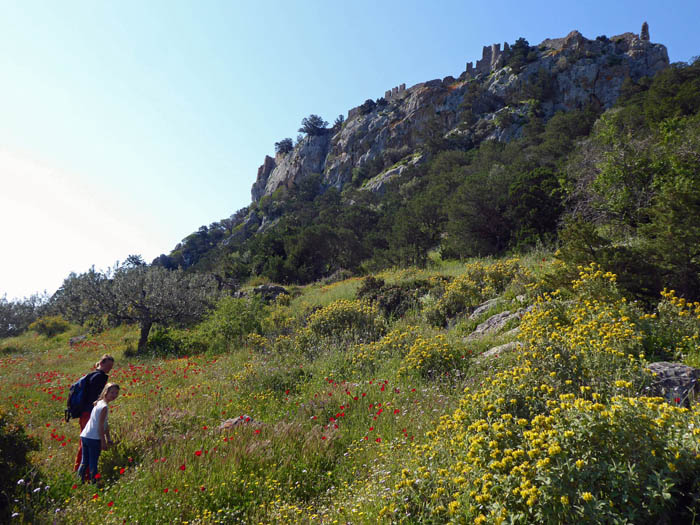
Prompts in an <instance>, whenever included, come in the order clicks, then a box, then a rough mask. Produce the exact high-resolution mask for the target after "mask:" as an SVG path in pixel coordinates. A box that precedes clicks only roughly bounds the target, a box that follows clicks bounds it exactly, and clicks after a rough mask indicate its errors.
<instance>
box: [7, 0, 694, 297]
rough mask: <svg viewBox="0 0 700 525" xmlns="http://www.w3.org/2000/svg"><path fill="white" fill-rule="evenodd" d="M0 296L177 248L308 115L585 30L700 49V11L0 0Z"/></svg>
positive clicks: (229, 206) (550, 5) (578, 5)
mask: <svg viewBox="0 0 700 525" xmlns="http://www.w3.org/2000/svg"><path fill="white" fill-rule="evenodd" d="M0 7H1V9H2V11H1V12H2V16H1V17H0V79H2V80H1V81H0V183H2V184H1V186H0V188H2V189H1V190H0V234H1V235H2V238H3V241H4V242H3V249H2V252H3V256H2V257H0V296H2V295H3V293H7V296H8V298H13V297H21V296H25V295H29V294H30V293H33V292H35V291H41V290H44V289H46V290H47V291H49V293H52V292H53V291H55V289H56V288H57V287H58V286H60V284H61V282H62V280H63V278H64V277H65V276H66V275H68V273H69V272H71V271H75V272H83V271H85V270H87V269H88V268H89V267H90V266H91V265H93V264H94V265H95V266H96V267H97V268H102V269H104V268H106V267H107V266H110V265H112V264H113V263H114V262H115V261H116V260H117V259H119V260H123V259H124V258H126V256H127V255H129V254H132V253H137V254H141V255H142V256H143V257H144V258H145V259H146V260H147V261H150V260H152V259H153V258H154V257H156V256H157V255H159V254H160V253H168V252H169V251H170V250H171V249H172V248H173V247H174V246H175V244H176V243H177V242H178V241H180V240H181V239H182V238H184V237H185V236H186V235H188V234H189V233H191V232H193V231H195V230H197V229H198V228H199V226H201V225H203V224H210V223H211V222H213V221H216V220H219V219H222V218H224V217H228V216H229V215H231V214H232V213H233V212H235V211H236V210H237V209H239V208H242V207H243V206H246V205H247V204H249V203H250V187H251V185H252V183H253V182H254V180H255V176H256V170H257V167H258V166H259V165H260V164H261V163H262V161H263V158H264V156H265V155H266V154H272V153H273V149H274V143H275V142H276V141H278V140H280V139H281V138H284V137H295V136H296V134H297V128H298V127H299V125H300V122H301V119H302V118H303V117H305V116H308V115H309V114H310V113H316V114H320V115H321V116H323V117H324V118H325V119H326V120H328V121H330V122H332V121H333V120H334V119H335V117H336V116H337V115H338V114H340V113H343V114H347V110H348V109H349V108H351V107H353V106H356V105H359V104H361V103H362V102H363V101H364V100H365V99H367V98H375V99H376V98H378V97H380V96H382V95H383V94H384V91H385V90H386V89H389V88H391V87H393V86H396V85H398V84H400V83H406V85H407V86H411V85H413V84H415V83H418V82H422V81H425V80H430V79H433V78H442V77H445V76H447V75H453V76H458V75H459V74H460V73H461V72H462V71H463V70H464V68H465V63H466V62H467V61H470V60H476V59H477V58H480V56H481V49H482V46H483V45H487V44H491V43H492V42H504V41H508V42H511V43H512V42H514V41H515V40H516V39H517V38H518V37H520V36H523V37H525V38H526V39H527V40H528V41H529V42H530V43H531V44H536V43H539V42H540V41H542V40H543V39H545V38H548V37H560V36H564V35H566V34H567V33H568V32H569V31H571V30H573V29H578V30H579V31H581V33H583V35H584V36H586V37H588V38H595V37H596V36H598V35H603V34H605V35H607V36H612V35H615V34H619V33H623V32H627V31H632V32H639V29H640V27H641V24H642V22H644V21H645V20H646V21H648V22H649V25H650V33H651V40H652V41H654V42H660V43H663V44H665V45H666V46H667V48H668V51H669V56H670V59H671V61H687V60H689V59H690V58H691V57H693V56H695V55H699V54H700V31H698V30H697V20H700V2H697V0H696V1H693V2H691V1H676V2H673V3H668V4H665V5H664V4H663V3H661V2H658V1H656V2H651V1H635V2H628V1H624V2H609V1H608V2H599V1H595V2H585V1H579V2H536V1H529V2H510V1H501V2H466V1H463V2H457V1H434V2H427V1H426V2H418V1H402V2H398V1H388V2H370V1H354V2H328V1H325V2H322V1H297V2H271V1H267V2H266V1H258V2H254V3H252V2H245V3H244V2H236V1H229V2H223V1H219V2H212V1H197V2H195V1H189V2H184V1H177V0H174V1H167V2H166V1H162V2H161V1H155V0H152V1H148V2H143V1H138V2H131V1H119V2H116V1H114V2H100V1H85V2H73V1H65V2H58V1H53V2H32V1H22V2H19V1H0Z"/></svg>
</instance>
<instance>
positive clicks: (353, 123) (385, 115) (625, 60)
mask: <svg viewBox="0 0 700 525" xmlns="http://www.w3.org/2000/svg"><path fill="white" fill-rule="evenodd" d="M510 53H511V50H510V49H509V48H508V46H507V45H505V46H504V47H503V50H501V48H500V45H498V44H494V45H492V46H486V47H484V50H483V52H482V59H481V60H479V61H477V65H476V67H474V66H473V65H469V64H468V65H467V70H466V71H464V72H463V73H462V74H461V75H460V76H459V77H458V78H454V77H452V76H448V77H445V78H444V79H442V80H440V79H436V80H431V81H429V82H423V83H420V84H416V85H415V86H412V87H409V88H406V87H405V85H401V86H398V87H396V88H393V89H391V90H389V91H387V93H385V98H384V99H382V103H381V104H380V103H377V104H376V105H374V107H371V108H366V107H365V106H359V107H357V108H353V109H351V110H350V111H349V112H348V118H347V120H346V121H345V122H344V123H343V125H342V127H341V128H340V130H339V131H337V132H336V133H335V134H334V135H333V136H331V135H330V133H328V134H324V135H316V136H308V137H306V138H304V139H303V140H301V141H300V143H299V144H297V145H296V146H295V148H294V150H293V151H292V152H290V153H287V154H284V155H278V156H277V157H276V158H275V159H272V158H271V157H266V158H265V161H264V163H263V165H262V166H261V167H260V169H259V170H258V178H257V180H256V182H255V184H254V185H253V190H252V196H253V200H254V201H258V200H259V199H260V198H262V197H263V196H264V195H270V194H272V193H273V192H274V191H275V190H277V188H279V187H282V186H286V187H290V186H291V185H293V184H294V183H295V182H297V181H299V180H301V179H302V178H304V177H306V176H308V175H309V174H311V173H318V174H321V175H322V181H323V184H324V186H325V187H331V186H333V187H336V188H338V189H342V188H343V187H344V186H345V185H346V184H348V183H349V182H350V181H352V174H353V170H354V169H356V168H361V167H362V166H365V165H368V163H370V161H375V160H377V159H384V158H385V157H383V156H384V155H386V153H387V152H388V151H391V150H406V151H409V152H414V151H416V150H417V149H418V148H420V146H421V145H423V144H424V143H425V142H426V141H427V140H428V139H430V138H435V137H436V136H438V137H439V136H443V137H452V138H458V139H459V140H461V141H463V143H464V144H474V145H475V144H478V143H479V142H481V141H483V140H498V141H509V140H512V139H514V138H518V137H519V136H520V135H521V132H522V128H523V125H524V124H525V123H526V122H527V121H528V118H529V114H530V113H531V109H532V108H531V107H530V104H531V102H529V101H531V100H532V99H537V100H538V101H539V107H538V111H539V112H540V114H542V115H543V117H544V119H545V120H546V119H548V118H550V117H551V116H552V115H554V114H555V113H556V112H557V111H559V110H565V111H566V110H572V109H577V108H584V107H586V106H588V105H590V104H593V105H595V106H598V107H599V108H601V109H607V108H610V107H611V106H612V105H613V104H614V103H615V101H616V100H617V98H618V96H619V94H620V89H621V87H622V84H623V82H624V81H625V80H626V79H627V78H631V79H632V80H638V79H639V78H641V77H644V76H653V75H654V74H656V73H657V72H658V71H660V70H662V69H663V68H665V67H667V66H668V63H669V61H668V54H667V51H666V48H665V47H664V46H663V45H661V44H654V43H651V42H650V41H649V37H648V27H647V28H646V29H645V33H644V34H643V35H641V36H640V35H636V34H634V33H624V34H622V35H618V36H615V37H611V38H606V37H598V38H597V39H595V40H589V39H587V38H585V37H584V36H583V35H581V33H579V32H578V31H572V32H571V33H569V34H568V35H567V36H565V37H563V38H556V39H547V40H545V41H543V42H542V43H541V44H540V45H539V46H535V47H532V48H531V49H530V51H529V53H528V58H527V60H528V61H527V63H525V64H520V65H519V66H518V67H517V68H516V69H517V70H515V69H514V68H513V67H511V66H510V65H509V64H508V61H509V57H510V56H511V55H510ZM375 165H376V163H375ZM404 169H405V167H403V168H402V166H396V167H395V168H392V169H388V170H387V171H386V172H383V173H381V174H379V176H377V177H376V178H375V179H373V180H372V181H370V182H371V183H369V184H366V185H365V186H364V188H365V189H367V190H369V191H373V192H377V193H381V192H383V191H385V188H386V183H387V182H388V181H390V180H392V179H393V178H395V177H396V176H397V175H399V174H400V173H401V172H402V171H403V170H404Z"/></svg>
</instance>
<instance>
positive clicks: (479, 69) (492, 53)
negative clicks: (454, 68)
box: [467, 42, 510, 76]
mask: <svg viewBox="0 0 700 525" xmlns="http://www.w3.org/2000/svg"><path fill="white" fill-rule="evenodd" d="M508 51H510V46H509V45H508V42H504V43H503V51H501V44H491V45H490V46H484V49H483V51H482V52H481V60H477V61H476V67H474V62H467V75H469V76H474V75H477V74H479V73H485V74H488V73H490V72H491V71H493V70H494V69H498V68H500V67H503V63H504V55H505V54H506V53H508Z"/></svg>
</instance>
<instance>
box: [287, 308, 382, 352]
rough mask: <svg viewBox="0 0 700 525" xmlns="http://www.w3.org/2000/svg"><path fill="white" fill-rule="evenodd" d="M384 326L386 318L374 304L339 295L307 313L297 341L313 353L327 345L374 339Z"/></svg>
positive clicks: (325, 347)
mask: <svg viewBox="0 0 700 525" xmlns="http://www.w3.org/2000/svg"><path fill="white" fill-rule="evenodd" d="M385 330H386V322H385V321H384V319H383V318H382V317H381V316H380V315H379V308H378V307H377V305H375V304H372V303H369V302H367V301H362V300H355V301H349V300H347V299H339V300H337V301H334V302H332V303H331V304H329V305H328V306H324V307H323V308H319V309H317V310H315V311H314V312H313V313H312V314H311V315H309V317H308V319H307V321H306V326H305V327H304V329H303V330H301V332H300V334H299V336H298V338H297V344H298V345H299V348H300V349H301V350H303V351H304V352H305V353H306V354H307V355H309V356H310V357H314V356H317V355H320V354H321V353H324V351H326V350H327V349H328V348H329V347H333V346H344V345H348V344H356V343H367V342H371V341H375V340H377V339H378V338H379V337H381V336H382V334H383V333H384V332H385Z"/></svg>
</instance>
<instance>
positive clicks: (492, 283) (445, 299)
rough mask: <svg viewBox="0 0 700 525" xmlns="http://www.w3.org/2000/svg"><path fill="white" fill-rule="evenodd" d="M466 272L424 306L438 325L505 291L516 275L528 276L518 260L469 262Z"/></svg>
mask: <svg viewBox="0 0 700 525" xmlns="http://www.w3.org/2000/svg"><path fill="white" fill-rule="evenodd" d="M466 269H467V271H466V272H465V273H464V274H463V275H460V276H459V277H456V278H455V279H453V280H452V281H451V282H449V283H447V284H446V285H445V287H444V291H443V293H442V295H441V296H440V297H439V298H438V299H437V301H436V302H435V303H434V304H433V305H431V306H430V307H428V308H426V309H425V316H426V319H427V320H428V321H430V322H431V323H432V324H434V325H437V326H442V325H444V324H445V323H446V322H447V320H448V319H449V318H451V317H454V316H455V315H458V314H460V313H462V312H464V311H465V310H467V309H469V308H472V307H474V306H477V305H479V304H480V303H482V302H483V301H485V300H487V299H490V298H492V297H495V296H496V295H498V294H500V293H502V292H503V291H504V290H505V289H506V287H507V286H508V285H509V284H510V283H511V282H512V281H513V280H514V279H516V277H517V278H521V279H526V275H527V271H526V270H525V269H524V268H523V267H522V266H521V265H520V262H519V259H508V260H505V261H496V262H493V263H490V264H487V263H483V262H481V261H477V262H474V263H470V264H467V268H466Z"/></svg>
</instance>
